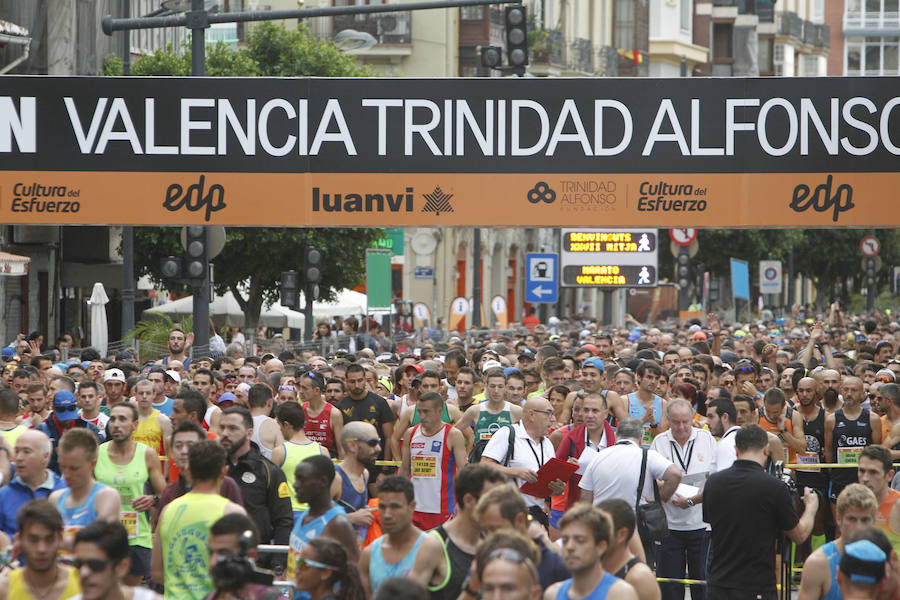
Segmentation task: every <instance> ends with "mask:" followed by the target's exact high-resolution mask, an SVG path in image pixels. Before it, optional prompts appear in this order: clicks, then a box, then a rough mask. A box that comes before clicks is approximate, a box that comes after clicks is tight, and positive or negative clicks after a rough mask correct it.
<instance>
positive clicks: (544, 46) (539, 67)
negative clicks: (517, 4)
mask: <svg viewBox="0 0 900 600" xmlns="http://www.w3.org/2000/svg"><path fill="white" fill-rule="evenodd" d="M528 36H529V40H528V41H529V47H530V48H531V51H530V55H529V58H528V62H529V66H528V71H529V72H530V73H531V74H532V75H534V76H535V77H558V76H559V75H560V74H561V73H562V68H563V66H564V65H563V60H562V49H563V36H562V32H561V31H556V30H550V31H544V30H540V29H537V30H533V31H530V32H529V33H528Z"/></svg>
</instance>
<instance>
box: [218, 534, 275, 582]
mask: <svg viewBox="0 0 900 600" xmlns="http://www.w3.org/2000/svg"><path fill="white" fill-rule="evenodd" d="M252 539H253V534H252V533H251V532H250V531H245V532H244V533H242V534H241V536H240V537H239V538H238V552H237V554H234V555H231V556H224V557H222V558H220V559H219V560H218V562H216V566H215V568H214V569H213V583H214V584H215V586H216V589H218V590H224V591H229V592H236V591H238V590H240V589H241V588H242V587H244V586H245V585H247V584H249V583H257V584H260V585H267V586H271V585H272V582H273V581H274V580H275V574H274V573H272V572H271V571H266V570H263V569H257V568H256V566H255V565H254V564H253V563H252V562H251V561H250V559H249V558H248V557H247V554H248V552H249V551H250V541H251V540H252Z"/></svg>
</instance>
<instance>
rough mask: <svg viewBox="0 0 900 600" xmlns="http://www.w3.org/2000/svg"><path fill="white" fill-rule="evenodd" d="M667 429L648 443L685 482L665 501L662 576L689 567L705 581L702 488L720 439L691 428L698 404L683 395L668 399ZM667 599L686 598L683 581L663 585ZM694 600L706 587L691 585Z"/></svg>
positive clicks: (700, 599) (691, 574)
mask: <svg viewBox="0 0 900 600" xmlns="http://www.w3.org/2000/svg"><path fill="white" fill-rule="evenodd" d="M666 410H667V412H668V418H669V419H668V420H669V429H668V430H667V431H664V432H663V433H661V434H659V435H658V436H656V438H655V439H654V440H653V443H652V444H651V445H650V449H651V450H656V451H657V452H659V453H660V454H662V455H663V456H664V457H666V458H668V459H669V460H671V461H672V462H673V463H675V465H676V466H677V467H678V468H679V469H681V472H682V478H681V485H679V486H678V488H677V489H676V490H675V494H673V495H672V498H671V499H670V500H669V501H668V502H667V503H666V504H665V509H666V518H667V520H668V524H669V535H668V537H666V538H665V539H664V540H663V541H662V543H661V545H660V546H659V549H658V552H657V575H658V576H659V577H672V578H682V577H684V571H685V565H687V570H688V575H689V578H690V579H697V580H705V579H706V563H707V556H708V555H709V525H707V524H706V523H704V522H703V509H702V508H701V507H700V503H701V502H702V501H703V486H704V485H705V483H706V479H707V478H708V477H709V475H710V474H711V473H712V472H713V466H714V460H715V457H716V449H717V445H716V439H715V438H714V437H713V436H712V434H711V433H710V432H709V431H707V430H705V429H698V428H696V427H694V426H693V422H694V408H693V407H692V406H691V404H690V403H689V402H688V401H687V400H684V399H681V398H676V399H674V400H670V401H669V404H668V406H667V407H666ZM660 589H661V591H662V598H663V600H670V599H679V600H681V599H682V598H683V597H684V585H682V584H675V583H662V584H661V585H660ZM691 598H692V600H705V599H706V588H705V587H704V586H700V585H692V586H691Z"/></svg>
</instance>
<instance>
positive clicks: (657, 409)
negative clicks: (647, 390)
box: [628, 392, 662, 448]
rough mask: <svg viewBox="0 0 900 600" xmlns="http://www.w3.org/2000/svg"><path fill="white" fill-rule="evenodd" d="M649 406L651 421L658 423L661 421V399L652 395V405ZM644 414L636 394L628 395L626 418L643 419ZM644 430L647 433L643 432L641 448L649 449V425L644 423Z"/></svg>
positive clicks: (644, 411) (650, 438) (651, 438)
mask: <svg viewBox="0 0 900 600" xmlns="http://www.w3.org/2000/svg"><path fill="white" fill-rule="evenodd" d="M650 406H651V407H652V408H653V421H654V422H656V423H660V422H661V421H662V398H660V397H659V396H657V395H656V394H653V403H652V404H651V405H650ZM646 412H647V410H646V409H645V408H644V405H643V404H641V401H640V400H638V397H637V392H631V393H630V394H628V416H629V417H632V418H634V419H643V418H644V414H646ZM644 429H646V430H648V431H645V432H644V435H643V436H642V437H641V446H643V447H644V448H649V447H650V443H651V442H652V441H653V435H652V434H650V432H649V429H650V424H649V423H644Z"/></svg>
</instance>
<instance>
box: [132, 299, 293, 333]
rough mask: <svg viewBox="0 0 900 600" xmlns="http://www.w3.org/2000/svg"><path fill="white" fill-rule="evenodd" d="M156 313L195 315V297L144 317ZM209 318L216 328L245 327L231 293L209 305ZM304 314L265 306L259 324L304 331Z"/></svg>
mask: <svg viewBox="0 0 900 600" xmlns="http://www.w3.org/2000/svg"><path fill="white" fill-rule="evenodd" d="M154 313H157V314H164V315H168V316H170V317H186V316H188V315H192V314H194V297H193V296H187V297H185V298H181V299H179V300H173V301H172V302H166V303H165V304H161V305H160V306H155V307H153V308H148V309H147V310H145V311H144V312H143V315H144V316H149V315H152V314H154ZM209 316H210V318H211V319H212V320H213V323H215V325H216V327H222V326H226V327H243V326H244V325H245V317H244V311H242V310H241V305H240V304H238V301H237V300H236V299H235V297H234V295H233V294H232V293H231V292H226V293H225V295H224V296H216V297H215V298H213V301H212V302H210V304H209ZM303 322H304V318H303V313H300V312H297V311H295V310H291V309H290V308H287V307H286V306H281V305H280V304H272V305H269V306H263V308H262V311H261V312H260V315H259V324H260V325H261V326H263V327H274V328H282V329H283V328H285V327H291V328H293V329H303Z"/></svg>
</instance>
